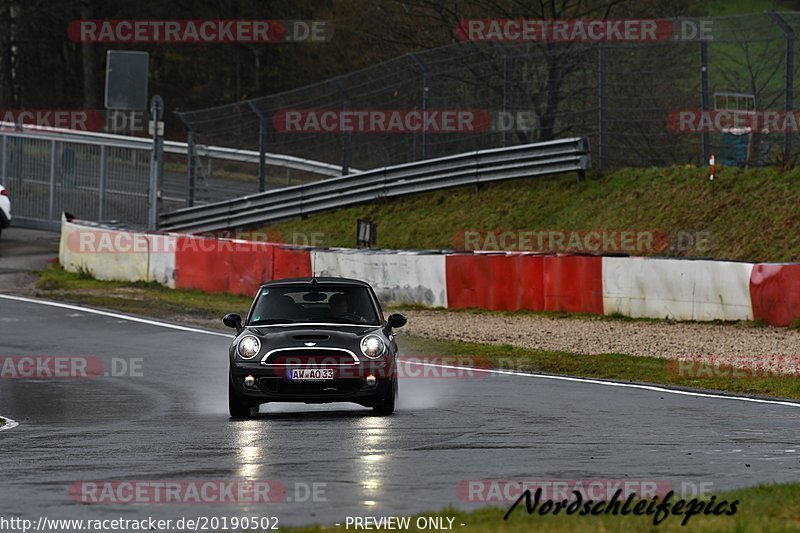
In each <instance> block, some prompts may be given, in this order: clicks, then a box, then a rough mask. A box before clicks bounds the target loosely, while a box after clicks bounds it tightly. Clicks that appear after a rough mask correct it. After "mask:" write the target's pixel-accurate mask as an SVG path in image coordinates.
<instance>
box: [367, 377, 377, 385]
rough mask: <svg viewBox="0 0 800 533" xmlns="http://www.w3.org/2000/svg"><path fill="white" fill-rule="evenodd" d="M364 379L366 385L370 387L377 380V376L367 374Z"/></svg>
mask: <svg viewBox="0 0 800 533" xmlns="http://www.w3.org/2000/svg"><path fill="white" fill-rule="evenodd" d="M366 381H367V385H369V386H370V387H372V386H373V385H375V384H376V383H377V382H378V380H377V378H376V377H375V376H373V375H369V376H367V380H366Z"/></svg>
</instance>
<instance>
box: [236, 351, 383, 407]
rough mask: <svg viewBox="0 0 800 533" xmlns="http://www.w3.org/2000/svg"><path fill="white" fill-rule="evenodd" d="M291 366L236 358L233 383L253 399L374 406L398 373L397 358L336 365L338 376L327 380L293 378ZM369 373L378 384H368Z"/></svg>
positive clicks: (241, 395) (239, 392)
mask: <svg viewBox="0 0 800 533" xmlns="http://www.w3.org/2000/svg"><path fill="white" fill-rule="evenodd" d="M289 368H291V367H287V366H269V365H262V364H261V363H260V362H258V361H255V362H241V361H232V362H231V366H230V379H231V385H232V386H233V387H234V390H235V391H236V393H237V394H238V395H239V396H240V397H241V398H242V399H247V400H250V401H252V402H253V403H267V402H304V403H327V402H354V403H358V404H361V405H364V406H372V405H374V404H375V403H377V402H378V401H379V400H380V399H381V398H383V397H384V396H385V394H386V392H387V389H388V387H390V386H392V379H393V378H394V377H395V375H396V371H395V363H394V359H391V360H388V361H382V362H376V361H375V362H373V361H371V362H369V363H368V364H355V365H349V366H339V367H333V368H334V372H335V374H334V379H331V380H324V381H292V380H290V379H288V377H287V373H288V370H289ZM303 368H314V367H313V366H303ZM247 376H252V377H253V378H254V379H255V384H254V385H253V386H252V387H248V386H246V385H245V378H246V377H247ZM368 376H374V377H375V378H376V380H375V381H376V382H375V384H373V385H369V384H367V377H368Z"/></svg>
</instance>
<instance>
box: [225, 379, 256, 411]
mask: <svg viewBox="0 0 800 533" xmlns="http://www.w3.org/2000/svg"><path fill="white" fill-rule="evenodd" d="M228 413H229V414H230V415H231V418H234V419H243V418H250V415H252V413H253V406H252V405H250V404H249V403H247V402H245V401H243V400H242V399H241V398H240V397H239V395H238V394H236V391H235V390H234V388H233V383H232V382H231V379H230V378H229V379H228Z"/></svg>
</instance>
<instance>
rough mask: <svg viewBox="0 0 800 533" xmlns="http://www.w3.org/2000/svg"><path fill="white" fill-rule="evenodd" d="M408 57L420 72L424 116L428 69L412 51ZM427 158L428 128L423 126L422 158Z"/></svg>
mask: <svg viewBox="0 0 800 533" xmlns="http://www.w3.org/2000/svg"><path fill="white" fill-rule="evenodd" d="M408 57H410V58H411V60H412V61H413V62H414V64H415V65H417V68H419V71H420V73H421V74H422V116H423V117H426V116H427V115H428V99H429V98H430V71H429V70H428V67H426V66H425V64H424V63H423V62H422V61H420V59H419V58H418V57H417V56H416V55H415V54H412V53H409V54H408ZM424 123H425V119H424V118H423V124H424ZM427 158H428V129H427V128H425V127H423V128H422V159H427Z"/></svg>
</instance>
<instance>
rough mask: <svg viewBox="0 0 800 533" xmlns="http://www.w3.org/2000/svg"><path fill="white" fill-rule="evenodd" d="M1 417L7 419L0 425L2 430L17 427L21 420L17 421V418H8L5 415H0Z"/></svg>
mask: <svg viewBox="0 0 800 533" xmlns="http://www.w3.org/2000/svg"><path fill="white" fill-rule="evenodd" d="M0 418H4V419H5V421H6V423H5V424H3V425H2V426H0V431H5V430H7V429H12V428H15V427H17V426H18V425H19V422H17V421H15V420H11V419H10V418H6V417H5V416H3V417H0Z"/></svg>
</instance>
